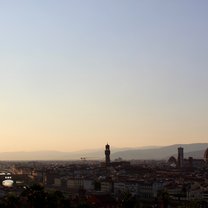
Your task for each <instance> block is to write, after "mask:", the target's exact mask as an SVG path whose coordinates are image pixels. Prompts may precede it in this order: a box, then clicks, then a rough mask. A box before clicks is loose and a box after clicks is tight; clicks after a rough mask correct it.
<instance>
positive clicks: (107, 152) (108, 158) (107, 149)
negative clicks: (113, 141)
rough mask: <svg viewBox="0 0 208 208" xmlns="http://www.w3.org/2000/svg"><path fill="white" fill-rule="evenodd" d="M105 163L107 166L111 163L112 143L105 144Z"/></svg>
mask: <svg viewBox="0 0 208 208" xmlns="http://www.w3.org/2000/svg"><path fill="white" fill-rule="evenodd" d="M105 164H106V166H109V165H110V145H109V144H106V145H105Z"/></svg>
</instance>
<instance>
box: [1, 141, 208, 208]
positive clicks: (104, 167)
mask: <svg viewBox="0 0 208 208" xmlns="http://www.w3.org/2000/svg"><path fill="white" fill-rule="evenodd" d="M175 151H176V152H177V157H174V156H171V155H170V157H169V158H168V159H167V160H130V161H128V160H123V159H122V158H118V159H115V160H114V161H112V160H111V148H110V144H106V145H105V148H104V150H103V155H104V157H105V159H104V160H103V161H102V160H101V161H100V160H87V159H86V158H80V161H78V160H68V161H1V162H0V168H1V173H0V178H1V184H2V185H1V188H0V199H1V200H0V205H1V207H92V208H96V207H103V208H109V207H110V208H122V207H129V208H130V207H132V208H133V207H135V208H136V207H138V208H139V207H155V208H156V207H157V208H168V207H196V208H197V207H198V208H205V207H208V172H207V171H208V148H207V149H204V158H201V159H195V158H193V157H189V158H184V148H183V147H181V146H179V147H178V149H176V150H175Z"/></svg>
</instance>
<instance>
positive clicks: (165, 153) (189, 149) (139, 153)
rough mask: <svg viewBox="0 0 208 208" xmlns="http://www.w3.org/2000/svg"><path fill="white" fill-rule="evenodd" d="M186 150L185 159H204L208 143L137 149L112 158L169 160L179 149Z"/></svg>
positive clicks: (116, 153) (119, 153) (115, 154)
mask: <svg viewBox="0 0 208 208" xmlns="http://www.w3.org/2000/svg"><path fill="white" fill-rule="evenodd" d="M180 146H181V147H183V148H184V153H185V154H184V155H185V157H190V156H193V157H194V158H203V154H204V151H205V150H206V148H207V147H208V143H194V144H174V145H170V146H165V147H161V148H156V149H137V150H126V151H119V152H115V153H113V154H112V156H111V158H112V159H115V158H118V157H121V158H123V159H126V160H130V159H141V160H145V159H146V160H151V159H154V160H159V159H167V158H169V157H170V156H172V155H174V156H177V151H178V150H177V149H178V147H180Z"/></svg>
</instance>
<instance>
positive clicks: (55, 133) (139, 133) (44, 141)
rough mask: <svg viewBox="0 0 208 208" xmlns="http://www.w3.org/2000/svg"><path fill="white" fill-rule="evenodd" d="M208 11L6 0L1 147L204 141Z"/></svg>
mask: <svg viewBox="0 0 208 208" xmlns="http://www.w3.org/2000/svg"><path fill="white" fill-rule="evenodd" d="M207 11H208V1H206V0H200V1H196V0H194V1H192V0H189V1H185V0H184V1H182V0H174V1H167V0H163V1H162V0H157V1H154V0H152V1H150V0H135V1H134V0H125V1H124V0H103V1H101V0H82V1H81V0H61V1H55V0H44V1H43V0H35V1H28V0H25V1H22V0H18V1H16V0H13V1H10V0H7V1H4V0H0V138H1V145H0V151H19V150H24V151H30V150H60V151H74V150H79V149H85V148H87V149H89V148H97V147H98V148H100V147H103V146H104V145H105V144H106V142H109V143H110V144H111V145H112V146H116V147H125V146H128V147H130V146H132V147H136V146H146V145H166V144H173V143H189V142H207V141H208V12H207Z"/></svg>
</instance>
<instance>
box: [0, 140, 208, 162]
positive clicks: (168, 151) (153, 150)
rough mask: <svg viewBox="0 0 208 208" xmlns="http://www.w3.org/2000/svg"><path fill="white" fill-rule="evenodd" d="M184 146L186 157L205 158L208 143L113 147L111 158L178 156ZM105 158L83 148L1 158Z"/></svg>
mask: <svg viewBox="0 0 208 208" xmlns="http://www.w3.org/2000/svg"><path fill="white" fill-rule="evenodd" d="M180 146H181V147H183V148H184V156H185V157H194V158H203V155H204V151H205V150H206V148H207V147H208V143H194V144H174V145H170V146H165V147H157V146H150V147H142V148H141V147H140V148H114V147H112V148H111V159H112V160H114V159H116V158H119V157H121V158H123V159H125V160H131V159H136V160H151V159H154V160H160V159H168V158H169V157H170V156H172V155H173V156H176V157H177V148H178V147H180ZM81 157H82V158H86V160H103V159H104V157H105V155H104V149H97V150H83V151H77V152H59V151H35V152H2V153H0V160H80V158H81Z"/></svg>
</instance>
